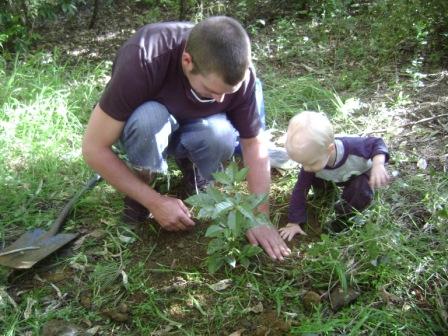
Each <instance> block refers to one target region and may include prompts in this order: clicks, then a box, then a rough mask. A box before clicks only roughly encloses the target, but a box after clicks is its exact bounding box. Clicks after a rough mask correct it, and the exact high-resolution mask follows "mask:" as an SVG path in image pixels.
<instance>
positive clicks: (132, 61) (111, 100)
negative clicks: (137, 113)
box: [99, 45, 157, 121]
mask: <svg viewBox="0 0 448 336" xmlns="http://www.w3.org/2000/svg"><path fill="white" fill-rule="evenodd" d="M153 66H154V65H152V66H149V65H148V64H147V62H146V61H145V54H144V50H143V49H142V48H141V47H139V46H137V45H126V46H124V47H123V48H122V49H121V50H120V52H119V54H118V56H117V58H116V60H115V63H114V67H113V71H112V77H111V79H110V81H109V83H108V84H107V86H106V88H105V90H104V92H103V94H102V96H101V99H100V102H99V104H100V107H101V108H102V109H103V111H104V112H105V113H107V114H108V115H110V116H111V117H112V118H114V119H116V120H119V121H126V120H127V119H128V118H129V116H130V115H131V114H132V112H133V111H134V110H135V109H136V108H137V107H138V106H140V105H141V104H143V103H144V102H145V101H147V100H148V98H149V97H151V96H152V95H153V94H154V93H155V91H156V90H157V87H156V85H155V83H156V79H155V78H154V77H153V75H152V72H151V68H153Z"/></svg>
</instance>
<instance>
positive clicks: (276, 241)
mask: <svg viewBox="0 0 448 336" xmlns="http://www.w3.org/2000/svg"><path fill="white" fill-rule="evenodd" d="M246 236H247V239H248V240H249V242H250V243H251V244H252V245H261V247H262V248H263V249H264V250H265V251H266V253H267V254H268V255H269V256H270V257H271V259H273V260H281V261H282V260H284V257H287V256H289V255H290V254H291V250H290V249H289V248H288V246H286V243H285V242H284V241H283V239H282V238H281V237H280V235H279V234H278V232H277V230H276V229H275V228H273V227H272V226H270V225H260V226H257V227H254V228H252V229H249V230H248V231H247V232H246Z"/></svg>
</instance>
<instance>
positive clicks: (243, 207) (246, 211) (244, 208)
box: [237, 204, 256, 222]
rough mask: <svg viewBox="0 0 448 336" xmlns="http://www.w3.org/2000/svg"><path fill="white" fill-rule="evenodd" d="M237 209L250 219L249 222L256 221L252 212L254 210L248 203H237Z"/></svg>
mask: <svg viewBox="0 0 448 336" xmlns="http://www.w3.org/2000/svg"><path fill="white" fill-rule="evenodd" d="M237 209H238V211H239V212H241V214H242V215H243V216H244V217H246V218H247V219H248V220H250V221H251V222H256V219H255V216H254V212H253V211H254V210H253V209H252V208H250V207H249V206H248V205H246V204H242V205H239V206H238V207H237Z"/></svg>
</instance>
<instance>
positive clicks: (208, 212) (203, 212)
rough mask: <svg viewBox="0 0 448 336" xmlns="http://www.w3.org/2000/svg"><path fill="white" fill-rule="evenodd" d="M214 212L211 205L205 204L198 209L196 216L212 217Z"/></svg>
mask: <svg viewBox="0 0 448 336" xmlns="http://www.w3.org/2000/svg"><path fill="white" fill-rule="evenodd" d="M214 212H215V208H214V207H213V206H207V207H203V208H201V209H199V212H198V215H197V216H198V218H212V219H213V218H214V217H213V213H214Z"/></svg>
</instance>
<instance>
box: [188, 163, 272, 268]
mask: <svg viewBox="0 0 448 336" xmlns="http://www.w3.org/2000/svg"><path fill="white" fill-rule="evenodd" d="M247 173H248V169H247V168H243V169H241V170H239V169H238V166H237V164H236V163H235V162H232V163H230V164H229V165H228V167H227V168H226V169H225V171H223V172H217V173H215V174H213V177H214V180H215V183H214V184H213V185H210V186H208V187H207V189H206V190H205V192H201V193H199V194H197V195H193V196H191V197H189V198H188V199H187V200H186V202H187V203H189V204H190V205H192V206H194V207H195V208H197V210H198V212H197V218H199V219H206V220H211V225H210V226H209V227H208V229H207V231H206V233H205V236H206V237H209V238H211V240H210V241H209V243H208V248H207V254H208V257H207V266H208V270H209V272H210V273H214V272H216V271H217V270H218V269H220V268H221V267H222V266H223V265H226V264H227V265H229V266H230V267H232V268H234V267H236V265H237V264H240V265H242V266H243V267H248V266H249V264H250V259H249V258H250V257H252V256H254V255H256V254H258V253H259V252H261V251H262V249H261V248H260V247H258V246H253V245H251V244H249V243H248V242H247V240H246V231H247V230H248V229H250V228H253V227H255V226H258V225H261V224H270V221H269V218H268V217H267V216H266V215H265V214H263V213H260V212H259V211H258V210H257V208H258V206H259V205H260V204H262V203H264V202H266V201H267V195H266V194H263V195H253V194H248V193H245V192H242V191H241V190H240V188H238V186H239V185H240V184H241V182H243V181H244V180H245V178H246V175H247Z"/></svg>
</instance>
